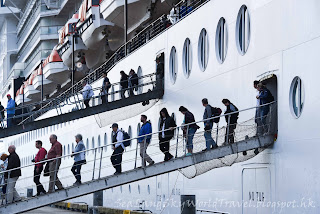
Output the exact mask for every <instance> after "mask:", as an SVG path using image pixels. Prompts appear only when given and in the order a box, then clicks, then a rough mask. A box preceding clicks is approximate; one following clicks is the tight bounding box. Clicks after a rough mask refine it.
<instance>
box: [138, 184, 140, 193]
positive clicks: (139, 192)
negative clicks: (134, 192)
mask: <svg viewBox="0 0 320 214" xmlns="http://www.w3.org/2000/svg"><path fill="white" fill-rule="evenodd" d="M138 192H139V194H140V185H139V184H138Z"/></svg>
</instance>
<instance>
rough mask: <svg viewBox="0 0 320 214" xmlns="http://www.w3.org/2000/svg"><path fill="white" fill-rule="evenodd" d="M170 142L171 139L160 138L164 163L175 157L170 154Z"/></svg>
mask: <svg viewBox="0 0 320 214" xmlns="http://www.w3.org/2000/svg"><path fill="white" fill-rule="evenodd" d="M170 140H171V138H160V142H159V146H160V150H161V152H163V153H164V161H168V160H170V159H171V158H173V156H172V155H171V154H170V152H169V150H170Z"/></svg>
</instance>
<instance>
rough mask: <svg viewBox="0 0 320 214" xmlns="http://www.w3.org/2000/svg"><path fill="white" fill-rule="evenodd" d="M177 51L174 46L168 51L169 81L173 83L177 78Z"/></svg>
mask: <svg viewBox="0 0 320 214" xmlns="http://www.w3.org/2000/svg"><path fill="white" fill-rule="evenodd" d="M177 67H178V66H177V51H176V48H175V47H172V48H171V51H170V62H169V72H170V80H171V83H172V84H174V83H175V82H176V80H177V72H178V68H177Z"/></svg>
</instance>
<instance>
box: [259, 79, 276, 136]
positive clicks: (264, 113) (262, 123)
mask: <svg viewBox="0 0 320 214" xmlns="http://www.w3.org/2000/svg"><path fill="white" fill-rule="evenodd" d="M257 87H258V90H259V95H257V97H256V98H257V99H259V100H260V102H259V104H260V106H261V105H263V106H261V107H260V108H259V115H258V135H263V134H265V133H268V130H269V129H268V125H267V117H268V113H269V110H270V104H269V105H266V104H268V103H271V102H273V101H274V97H273V95H272V94H271V92H270V91H269V89H267V88H266V87H265V86H264V85H263V84H262V83H259V84H258V85H257ZM259 127H260V128H259Z"/></svg>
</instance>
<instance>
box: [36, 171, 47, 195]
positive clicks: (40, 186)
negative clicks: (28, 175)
mask: <svg viewBox="0 0 320 214" xmlns="http://www.w3.org/2000/svg"><path fill="white" fill-rule="evenodd" d="M37 168H38V172H37ZM42 170H43V166H40V167H37V166H35V167H34V172H33V174H34V177H33V182H34V183H35V184H36V185H37V195H40V193H41V192H42V193H46V191H45V190H44V188H43V186H42V184H41V183H40V175H41V172H42Z"/></svg>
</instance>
